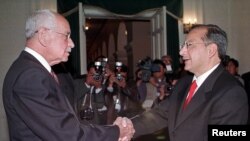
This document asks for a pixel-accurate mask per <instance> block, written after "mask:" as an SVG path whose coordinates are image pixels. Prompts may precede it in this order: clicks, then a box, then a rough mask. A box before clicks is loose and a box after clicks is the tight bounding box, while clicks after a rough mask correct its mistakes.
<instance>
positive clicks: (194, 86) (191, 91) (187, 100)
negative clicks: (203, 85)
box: [183, 80, 197, 109]
mask: <svg viewBox="0 0 250 141" xmlns="http://www.w3.org/2000/svg"><path fill="white" fill-rule="evenodd" d="M196 88H197V84H196V81H195V80H194V81H193V82H192V85H191V87H190V89H189V92H188V96H187V98H186V100H185V103H184V105H183V109H185V108H186V107H187V105H188V103H189V102H190V101H191V99H192V97H193V96H194V91H195V89H196Z"/></svg>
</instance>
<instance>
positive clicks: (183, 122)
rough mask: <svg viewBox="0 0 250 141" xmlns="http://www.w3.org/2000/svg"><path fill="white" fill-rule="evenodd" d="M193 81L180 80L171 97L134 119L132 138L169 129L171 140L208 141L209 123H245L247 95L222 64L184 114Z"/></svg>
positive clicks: (207, 80)
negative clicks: (183, 106) (185, 101)
mask: <svg viewBox="0 0 250 141" xmlns="http://www.w3.org/2000/svg"><path fill="white" fill-rule="evenodd" d="M192 78H193V76H186V77H184V78H183V79H181V80H179V81H178V83H177V84H176V86H175V88H174V90H173V93H172V95H170V96H169V97H168V98H167V99H166V100H164V101H162V102H161V103H160V104H159V105H157V106H156V107H154V108H153V109H152V110H151V111H150V112H147V113H145V114H143V115H141V116H139V117H137V118H135V119H133V124H134V127H135V130H136V135H135V137H137V136H139V135H143V134H147V133H150V132H153V131H156V130H158V129H161V128H164V127H168V130H169V138H170V140H171V141H184V140H185V141H204V140H205V141H207V136H208V135H207V129H208V125H210V124H215V125H223V124H225V125H230V124H246V123H247V116H248V105H247V104H248V102H247V95H246V92H245V90H244V88H243V87H242V86H241V84H240V83H239V82H238V81H237V80H236V79H235V78H234V77H233V76H231V75H230V74H229V73H228V72H226V71H225V70H224V68H223V67H222V66H221V65H220V66H219V67H218V68H216V69H215V70H214V71H213V72H212V73H211V74H210V75H209V76H208V78H207V79H206V80H205V81H204V83H203V84H202V85H201V86H200V87H199V89H198V90H197V92H196V94H195V95H194V97H193V98H192V100H191V101H190V103H189V105H188V106H187V107H186V109H185V110H184V111H183V110H182V105H183V103H184V99H185V98H186V95H187V91H188V89H189V87H190V85H191V82H192Z"/></svg>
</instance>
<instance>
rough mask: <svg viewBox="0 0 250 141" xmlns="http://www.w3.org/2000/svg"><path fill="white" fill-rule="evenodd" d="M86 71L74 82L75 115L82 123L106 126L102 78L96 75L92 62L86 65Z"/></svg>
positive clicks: (105, 106)
mask: <svg viewBox="0 0 250 141" xmlns="http://www.w3.org/2000/svg"><path fill="white" fill-rule="evenodd" d="M87 70H88V73H87V75H85V76H83V78H78V79H75V80H74V83H75V98H76V99H75V104H76V108H77V110H76V111H77V115H78V117H79V120H80V121H83V122H90V123H95V124H106V122H105V120H106V110H107V105H106V102H105V93H104V90H105V88H104V86H103V85H102V82H103V79H104V78H103V76H102V74H99V73H97V72H98V71H97V70H96V66H95V64H94V62H91V63H89V64H88V67H87ZM87 110H89V111H87ZM84 112H85V113H84ZM87 114H89V115H87Z"/></svg>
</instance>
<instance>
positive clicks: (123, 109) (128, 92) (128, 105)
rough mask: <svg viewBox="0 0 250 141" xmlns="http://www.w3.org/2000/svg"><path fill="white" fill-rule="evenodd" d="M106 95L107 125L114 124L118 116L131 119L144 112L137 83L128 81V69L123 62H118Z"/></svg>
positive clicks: (110, 78)
mask: <svg viewBox="0 0 250 141" xmlns="http://www.w3.org/2000/svg"><path fill="white" fill-rule="evenodd" d="M106 94H107V97H108V102H107V103H108V115H107V116H108V118H107V123H112V122H113V121H114V120H115V118H116V117H117V116H125V117H129V118H131V117H133V116H135V115H137V114H138V113H140V111H141V110H142V108H141V106H140V103H139V101H138V99H137V97H138V96H137V91H136V85H135V82H133V81H131V80H128V67H127V66H126V65H124V64H122V63H121V62H116V66H115V71H114V73H113V74H112V75H111V76H110V77H109V81H108V86H107V92H106Z"/></svg>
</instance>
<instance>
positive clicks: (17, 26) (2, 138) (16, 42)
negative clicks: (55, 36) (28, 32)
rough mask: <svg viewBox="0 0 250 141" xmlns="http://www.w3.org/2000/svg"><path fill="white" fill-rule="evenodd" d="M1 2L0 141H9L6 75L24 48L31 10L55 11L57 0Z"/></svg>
mask: <svg viewBox="0 0 250 141" xmlns="http://www.w3.org/2000/svg"><path fill="white" fill-rule="evenodd" d="M0 3H1V4H0V15H1V16H0V31H1V34H0V41H1V42H0V66H1V69H0V141H8V140H9V139H8V128H7V122H6V116H5V112H4V108H3V103H2V86H3V80H4V76H5V74H6V72H7V70H8V68H9V67H10V65H11V63H12V62H13V61H14V60H15V59H16V58H17V56H18V55H19V53H20V51H21V50H22V49H23V48H24V42H25V30H24V28H25V20H26V18H27V16H28V15H29V14H30V12H31V11H33V10H35V9H40V8H50V9H52V10H54V11H55V9H56V0H25V1H21V0H0Z"/></svg>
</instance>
